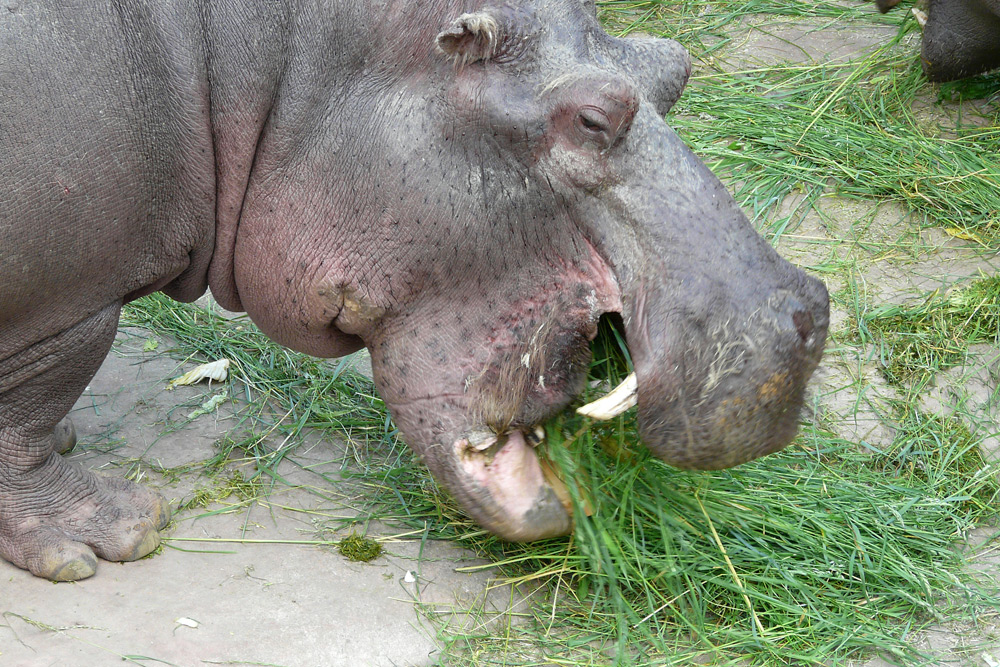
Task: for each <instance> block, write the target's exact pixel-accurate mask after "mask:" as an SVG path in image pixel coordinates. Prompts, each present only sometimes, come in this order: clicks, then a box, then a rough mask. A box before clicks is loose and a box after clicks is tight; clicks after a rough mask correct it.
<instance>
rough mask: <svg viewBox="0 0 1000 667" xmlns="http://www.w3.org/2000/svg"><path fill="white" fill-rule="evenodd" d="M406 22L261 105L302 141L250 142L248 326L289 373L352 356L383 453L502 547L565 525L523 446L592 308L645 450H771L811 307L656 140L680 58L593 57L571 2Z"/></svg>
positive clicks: (820, 301)
mask: <svg viewBox="0 0 1000 667" xmlns="http://www.w3.org/2000/svg"><path fill="white" fill-rule="evenodd" d="M423 4H424V3H400V8H399V9H398V10H397V11H398V12H400V16H389V17H387V18H386V24H387V25H392V24H393V21H398V26H397V28H399V30H398V31H395V29H388V28H385V27H384V26H383V28H384V29H383V30H381V31H378V32H374V31H373V32H372V33H371V34H369V35H366V36H365V38H364V40H362V41H363V42H364V43H363V44H353V45H351V46H349V47H344V46H343V45H340V46H339V47H338V48H339V49H340V51H339V52H338V53H337V54H336V57H337V58H339V59H340V60H338V63H337V64H336V66H337V67H342V66H343V64H342V62H349V63H354V64H355V65H356V67H357V69H356V70H355V72H354V73H353V75H352V76H353V78H351V79H350V80H349V81H348V80H347V79H345V78H343V77H341V78H340V79H337V78H336V77H333V76H330V77H327V78H329V79H330V80H329V82H328V83H327V84H326V85H327V86H328V89H324V91H325V92H323V93H322V94H319V93H313V94H312V95H311V96H304V95H300V96H299V104H300V105H305V106H308V104H311V105H312V106H310V107H309V109H313V110H312V111H309V110H308V109H307V110H302V108H304V107H302V106H300V107H298V108H297V107H291V106H290V107H287V108H286V109H285V110H283V109H282V108H280V107H279V108H276V110H275V112H274V115H273V116H272V119H271V123H272V130H271V131H272V133H276V132H277V130H276V129H274V128H276V127H278V126H279V124H280V123H281V122H282V119H286V122H287V123H290V122H291V120H288V119H292V120H294V119H298V120H297V121H296V122H299V123H302V122H306V123H307V124H309V127H310V130H309V132H308V136H309V137H310V142H308V143H302V142H300V143H298V144H294V142H289V141H283V140H280V138H275V139H270V138H267V137H265V139H264V141H263V142H262V146H261V149H260V150H261V153H260V154H259V155H260V156H261V157H260V158H259V159H260V160H265V161H268V164H271V165H275V164H278V165H280V166H281V174H282V178H281V179H274V178H266V177H262V178H256V179H255V178H253V177H252V178H251V181H250V184H249V186H248V194H247V200H246V203H245V205H244V212H243V217H242V220H241V223H240V232H239V234H240V236H239V238H238V241H237V246H236V251H235V279H236V285H237V287H238V290H239V294H240V298H241V300H242V303H243V305H244V306H245V308H246V309H247V310H248V311H249V312H250V314H251V316H252V317H253V318H254V320H255V321H257V322H258V324H260V326H261V327H262V328H263V329H264V330H265V331H266V332H267V333H269V334H270V335H272V337H274V338H276V339H278V340H279V341H281V342H284V343H286V344H288V345H290V346H292V347H296V348H299V349H302V350H304V351H307V352H311V353H313V354H318V355H327V356H333V355H336V354H342V353H344V352H345V351H348V350H349V349H353V348H355V347H359V346H360V345H361V344H362V343H363V344H364V345H366V346H367V347H368V348H369V349H370V350H371V356H372V366H373V370H374V375H375V382H376V384H377V386H378V389H379V392H380V393H381V395H382V397H383V398H384V400H385V402H386V404H387V405H388V407H389V409H390V411H391V413H392V415H393V417H394V418H395V420H396V423H397V425H398V426H399V428H400V430H401V432H402V434H403V437H404V439H405V440H406V442H407V443H408V444H409V445H410V446H411V447H412V448H413V449H414V450H415V451H416V452H417V453H418V454H419V455H420V456H421V457H422V459H423V460H424V461H425V462H426V464H427V465H428V466H429V467H430V469H431V471H432V472H433V473H434V475H435V477H436V478H437V480H438V481H439V482H440V483H441V484H443V485H444V486H445V487H446V488H447V489H449V490H450V491H451V492H452V493H453V494H454V495H455V497H456V498H457V499H458V500H459V501H460V502H461V504H462V505H463V507H464V508H465V509H466V510H467V511H468V512H469V513H470V514H471V515H472V516H473V517H474V518H475V519H476V520H477V521H478V522H479V523H481V524H482V525H483V526H485V527H486V528H488V529H489V530H491V531H493V532H495V533H497V534H499V535H501V536H503V537H506V538H509V539H515V540H530V539H536V538H542V537H546V536H550V535H556V534H561V533H565V532H567V531H569V530H570V529H571V525H572V522H571V520H570V517H569V515H568V513H567V509H566V508H564V507H563V505H562V504H561V503H560V502H559V501H558V500H557V498H556V495H555V493H554V491H553V489H552V488H551V487H550V486H549V484H548V483H547V482H546V479H545V477H544V475H543V473H542V471H541V468H540V466H539V463H538V460H537V458H536V455H535V452H534V450H533V448H532V446H531V441H532V433H534V432H535V431H536V429H537V426H538V425H540V424H542V423H543V422H545V421H546V420H547V419H549V418H550V417H552V416H553V415H554V414H556V413H557V412H559V411H560V410H561V409H563V408H564V407H565V406H566V405H567V404H569V403H570V402H571V401H573V400H574V397H575V396H576V395H577V394H578V393H579V392H580V391H581V389H582V388H583V383H584V380H585V377H586V371H587V367H588V362H589V359H590V348H589V342H590V341H591V340H592V339H593V338H594V336H595V335H596V332H597V323H598V319H599V318H600V317H601V315H602V314H605V313H619V314H620V316H621V321H622V323H623V325H624V331H625V335H626V337H627V342H628V345H629V348H630V352H631V356H632V359H633V362H634V366H635V373H636V380H637V382H636V385H637V395H636V397H635V399H636V400H637V403H638V420H639V426H640V432H641V436H642V439H643V441H644V443H645V444H646V445H647V446H648V447H649V448H650V449H651V450H652V452H653V453H655V455H656V456H658V457H659V458H661V459H663V460H664V461H666V462H668V463H670V464H672V465H675V466H679V467H682V468H699V469H713V468H722V467H727V466H733V465H736V464H738V463H740V462H743V461H747V460H749V459H753V458H755V457H758V456H762V455H764V454H767V453H769V452H773V451H775V450H777V449H780V448H781V447H783V446H785V445H786V444H787V443H788V442H789V440H790V439H791V438H792V437H793V435H794V434H795V432H796V429H797V423H798V415H799V409H800V407H801V405H802V402H803V394H804V391H805V387H806V383H807V380H808V378H809V376H810V374H811V373H812V371H813V370H814V369H815V368H816V365H817V363H818V361H819V358H820V355H821V351H822V348H823V345H824V341H825V337H826V330H827V324H828V300H827V293H826V290H825V288H824V287H823V285H822V284H821V283H820V282H819V281H817V280H815V279H814V278H811V277H809V276H807V275H806V274H804V273H803V272H802V271H800V270H798V269H797V268H795V267H794V266H792V265H791V264H789V263H788V262H786V261H785V260H783V259H782V258H780V257H779V256H778V255H777V253H776V252H775V251H774V250H773V249H772V248H771V247H770V245H768V244H767V243H766V242H765V241H764V240H762V239H761V238H760V237H759V236H758V235H757V234H756V233H755V231H754V229H753V228H752V226H751V225H750V223H749V222H748V220H747V219H746V217H745V216H744V215H743V214H742V213H741V212H740V209H739V208H738V207H737V205H736V204H735V202H734V201H733V199H732V197H731V196H730V195H729V194H728V193H727V192H726V190H725V188H724V187H723V185H722V184H721V183H720V182H719V180H718V179H717V178H716V177H715V176H713V175H712V173H711V172H710V171H709V170H708V169H707V168H706V166H705V165H704V164H703V163H702V162H701V161H700V160H699V159H698V158H697V157H695V155H694V154H693V153H692V152H691V151H690V150H689V149H688V148H687V147H686V146H685V145H684V144H683V142H682V141H681V140H680V139H679V138H678V137H677V135H676V134H675V133H674V132H673V131H672V130H671V129H670V128H669V127H668V126H667V124H666V123H665V122H664V120H663V116H664V114H665V113H666V112H667V111H668V110H669V109H670V107H671V106H672V105H673V104H674V102H675V101H676V100H677V99H678V97H679V95H680V93H681V90H682V88H683V86H684V84H685V82H686V80H687V78H688V75H689V73H690V64H689V59H688V56H687V54H686V52H685V51H684V50H683V49H682V48H681V47H680V46H679V45H678V44H676V43H675V42H673V41H670V40H662V39H645V38H642V39H615V38H612V37H610V36H609V35H607V34H606V33H605V32H604V31H603V30H602V29H601V27H600V25H599V24H598V22H597V20H596V16H595V10H594V6H593V2H588V1H581V0H564V1H555V0H553V1H550V2H543V3H533V2H521V3H506V4H505V3H501V2H499V1H498V2H497V3H496V4H489V3H486V4H480V3H478V2H476V3H465V4H464V5H463V6H462V7H459V8H456V9H455V10H454V11H451V12H450V13H449V12H448V11H443V10H442V9H441V7H440V6H441V5H442V4H445V3H429V4H432V5H434V9H433V10H432V9H430V8H427V7H422V5H423ZM473 5H474V6H473ZM405 12H413V13H418V14H420V15H421V16H420V17H416V18H414V17H412V16H403V13H405ZM413 25H422V26H426V30H417V31H416V32H413V28H412V26H413ZM401 26H410V28H409V30H408V31H407V30H405V29H403V28H402V27H401ZM384 33H389V34H388V35H387V34H384ZM404 33H405V37H402V36H399V35H403V34H404ZM351 49H354V51H351ZM332 57H334V56H331V58H332ZM330 66H331V67H333V66H334V65H333V64H331V65H330ZM306 69H308V68H306ZM309 72H311V73H312V74H313V76H315V68H313V69H310V70H309ZM289 78H294V77H293V76H292V75H290V76H289ZM304 99H309V100H312V101H311V102H308V103H307V102H303V100H304ZM310 114H311V115H310ZM269 156H274V157H269ZM279 180H280V187H279V183H278V181H279ZM276 219H280V220H284V221H286V222H285V223H282V224H280V225H276V224H275V223H274V220H276ZM278 228H280V229H278ZM262 256H271V257H273V258H275V259H274V261H267V262H264V261H262V260H261V257H262ZM265 264H266V266H267V267H268V269H267V270H262V269H261V266H262V265H265Z"/></svg>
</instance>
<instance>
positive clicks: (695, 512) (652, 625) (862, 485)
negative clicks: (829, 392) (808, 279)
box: [125, 295, 1000, 666]
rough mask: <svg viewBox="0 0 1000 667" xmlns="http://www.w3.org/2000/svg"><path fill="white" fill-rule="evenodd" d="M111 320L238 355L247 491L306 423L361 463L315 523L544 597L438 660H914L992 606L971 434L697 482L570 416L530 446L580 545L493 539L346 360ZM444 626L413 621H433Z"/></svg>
mask: <svg viewBox="0 0 1000 667" xmlns="http://www.w3.org/2000/svg"><path fill="white" fill-rule="evenodd" d="M125 321H126V323H128V324H131V325H139V326H145V327H149V328H151V329H152V330H154V331H157V332H158V333H169V334H170V336H171V337H172V338H174V340H175V341H177V348H176V350H175V352H180V353H181V354H183V355H185V356H187V355H190V354H204V355H208V356H211V357H212V358H216V357H221V356H224V357H227V358H230V359H233V360H238V363H237V364H236V367H237V368H238V369H239V370H237V371H236V373H235V376H236V378H238V379H236V380H231V382H232V383H235V385H236V386H240V385H242V386H241V387H240V391H239V392H238V393H240V394H241V395H243V396H246V397H248V399H250V401H251V402H250V404H249V406H248V407H247V408H246V409H245V410H243V412H242V414H244V415H248V419H251V421H253V422H255V423H256V424H257V426H256V428H257V429H258V430H259V431H261V432H273V431H274V430H277V431H278V432H279V433H282V434H284V436H285V437H282V438H279V440H282V441H283V442H284V443H285V444H284V445H283V446H282V448H281V449H280V450H279V451H272V452H269V451H266V443H267V442H268V441H269V440H268V439H265V438H262V437H261V438H253V437H251V438H249V440H254V441H255V442H256V445H255V447H256V449H255V450H254V449H252V448H251V450H250V451H252V452H253V457H254V458H255V459H256V460H257V463H258V470H257V475H258V476H266V477H273V476H275V475H276V474H277V473H276V470H275V466H276V464H277V461H278V460H280V459H288V460H294V446H295V444H296V443H297V439H296V437H295V436H296V435H297V434H298V433H300V432H301V429H302V428H304V427H306V426H311V427H316V428H323V429H327V430H332V431H336V432H339V433H341V434H343V435H345V436H346V437H348V438H350V439H351V441H352V442H353V443H354V444H355V447H356V448H357V450H358V451H364V452H365V456H364V457H359V458H358V459H357V460H356V461H355V462H354V463H353V465H352V466H351V467H350V468H347V469H345V471H344V472H345V474H346V476H347V477H348V478H350V479H351V480H352V481H351V483H352V485H354V487H355V488H360V489H363V490H364V493H363V496H364V497H363V498H361V499H359V501H358V502H357V503H356V506H357V507H358V508H359V509H360V510H361V514H360V515H359V516H358V517H356V518H355V519H354V520H353V522H352V523H347V522H336V523H331V524H329V525H327V526H326V528H327V529H332V530H334V531H337V532H341V533H343V534H348V533H349V532H350V531H351V530H352V529H353V528H354V527H355V526H354V523H356V522H360V523H366V522H368V521H372V520H378V521H381V522H387V523H389V524H396V525H401V526H405V527H407V530H408V531H409V530H410V529H412V528H417V529H419V530H420V531H421V532H422V534H423V539H432V538H433V539H449V540H454V541H456V542H458V543H459V544H462V545H464V546H466V547H468V548H470V549H473V550H475V551H476V552H477V553H479V554H482V555H484V556H486V557H488V558H489V559H490V561H491V562H492V563H493V567H496V568H497V570H498V571H499V573H500V576H501V578H503V579H505V580H507V581H510V582H513V583H522V584H526V585H528V584H530V585H531V586H539V587H540V588H539V589H538V590H536V591H535V593H533V594H532V595H530V596H529V599H528V602H527V605H526V608H525V610H524V611H523V613H522V615H521V616H520V617H518V618H516V619H515V618H514V617H506V618H499V619H497V618H494V619H492V621H490V622H486V619H485V618H484V619H483V623H481V624H479V625H477V626H476V627H478V628H481V629H469V628H466V629H465V630H457V629H455V628H450V627H449V626H448V625H447V624H445V623H442V624H441V626H440V628H441V639H442V641H443V643H444V646H445V651H444V653H443V655H442V658H441V664H454V665H474V664H482V665H487V664H496V661H497V660H500V661H501V664H506V665H538V664H565V665H603V664H629V665H648V666H652V665H664V664H676V665H683V664H691V663H692V662H693V661H705V660H711V661H712V663H713V664H729V663H732V664H737V663H739V664H748V665H768V664H777V663H780V664H789V663H800V664H838V663H842V662H843V661H844V660H845V659H846V658H849V657H856V656H859V655H862V654H863V653H865V652H868V651H872V650H879V651H882V652H883V653H884V654H886V655H888V656H895V657H897V658H899V659H901V660H904V661H906V662H908V663H910V664H915V663H918V662H919V661H920V655H919V652H918V651H917V650H916V649H915V648H914V647H913V646H912V643H911V641H910V637H911V634H912V632H914V631H915V630H916V629H918V628H919V627H921V626H922V625H923V624H925V623H928V622H931V621H934V620H940V619H943V618H946V617H947V618H967V619H971V618H974V617H975V616H976V615H977V614H979V613H981V612H984V611H987V610H991V611H995V610H998V609H1000V597H997V596H996V595H995V594H994V593H993V592H989V591H983V590H980V589H978V588H977V586H976V585H975V583H974V582H973V581H972V579H971V577H970V576H969V575H968V574H966V573H965V572H964V571H963V569H962V556H961V554H960V553H959V552H958V551H957V550H956V549H955V542H956V540H957V539H958V538H959V537H960V536H961V535H963V534H964V533H965V532H966V531H967V530H969V529H970V528H971V527H973V526H974V525H975V524H976V523H977V522H979V521H981V520H982V519H984V518H986V517H989V516H992V515H994V513H995V506H996V504H997V503H998V502H1000V499H998V487H997V484H998V478H997V476H996V475H995V474H992V468H990V467H989V466H987V465H986V464H985V463H984V462H983V461H982V460H981V458H979V453H978V449H977V447H976V442H975V440H974V439H973V438H972V437H971V436H970V435H969V434H968V432H967V431H966V432H964V437H963V438H956V437H955V433H956V432H957V431H956V429H959V428H961V427H960V425H958V424H955V423H952V422H950V421H948V420H945V419H942V418H939V417H928V416H925V415H921V414H919V413H910V414H907V415H906V416H905V419H902V417H901V419H902V422H901V423H902V425H901V427H900V429H899V431H898V436H897V439H896V442H895V443H894V444H893V447H892V448H891V449H890V450H887V451H884V452H880V453H879V454H878V455H877V456H872V455H871V453H869V452H866V451H862V450H861V449H859V448H858V447H857V446H856V445H854V444H853V443H849V442H845V441H843V440H841V439H838V438H837V437H836V436H835V435H833V434H831V433H829V432H825V431H823V430H820V429H819V428H817V427H809V428H807V429H806V431H805V432H804V433H803V434H802V435H801V436H800V438H799V439H798V442H797V445H795V446H793V447H791V448H789V449H788V450H786V451H785V452H783V453H781V454H779V455H776V456H771V457H768V458H766V459H764V460H762V461H757V462H754V463H750V464H747V465H744V466H741V467H740V468H738V469H736V470H729V471H717V472H707V473H696V472H683V471H678V470H675V469H672V468H670V467H669V466H667V465H665V464H663V463H661V462H659V461H657V460H655V459H652V458H651V457H650V456H649V455H648V454H647V453H646V451H645V450H644V449H643V448H642V447H641V446H640V445H638V444H636V443H638V437H637V434H636V425H635V422H634V418H633V417H631V416H623V417H620V418H618V420H617V421H615V422H613V423H609V424H591V423H589V421H588V420H585V419H583V418H581V417H579V416H577V415H576V414H575V413H573V412H572V411H567V412H566V413H564V414H563V415H562V416H561V417H559V418H558V419H556V420H554V421H553V422H552V423H550V424H549V425H548V427H547V439H546V442H545V443H544V444H543V445H542V446H541V450H540V452H541V454H542V456H543V457H545V458H546V459H547V460H548V461H549V462H550V463H551V465H552V466H553V467H554V468H555V469H556V470H558V471H559V474H560V476H561V477H562V478H563V479H564V480H565V481H566V483H567V487H568V489H569V490H570V494H571V497H572V500H573V504H574V507H575V508H576V511H575V517H574V521H575V524H576V527H575V533H574V536H573V537H572V538H562V539H552V540H545V541H542V542H537V543H532V544H523V545H522V544H508V543H504V542H502V541H500V540H497V539H495V538H493V537H492V536H490V535H488V534H486V533H484V532H483V531H482V530H481V529H480V528H478V527H477V526H476V525H474V524H473V523H471V522H470V521H469V519H468V518H467V517H465V516H464V515H463V514H462V512H461V510H460V509H459V508H458V507H457V506H456V505H455V503H454V502H453V501H452V500H451V499H450V498H449V497H448V496H447V494H446V493H444V492H443V491H442V490H441V489H439V488H438V487H437V486H436V485H435V484H434V482H433V480H432V479H431V478H430V476H429V474H428V473H427V471H426V469H425V468H423V466H421V465H419V464H418V463H416V462H415V461H414V458H413V457H412V455H411V454H410V453H409V452H408V450H406V448H405V447H404V446H403V445H402V443H400V442H399V441H398V439H397V438H396V433H395V431H394V429H393V428H392V426H391V423H390V422H389V421H388V417H387V415H386V414H385V412H384V408H383V406H382V405H381V404H380V402H379V401H378V399H377V398H374V396H373V393H372V387H371V385H370V383H368V381H367V380H366V379H365V378H363V377H361V376H358V375H356V374H354V373H352V372H351V371H350V370H345V368H344V367H343V365H339V364H338V365H329V364H323V363H320V362H317V361H316V360H314V359H310V358H308V357H305V356H302V355H298V354H295V353H292V352H289V351H287V350H284V349H282V348H279V347H278V346H276V345H275V344H273V343H271V342H269V341H267V340H266V338H264V337H263V335H262V334H260V333H259V332H257V331H256V330H255V329H254V327H253V326H252V325H250V324H248V323H245V322H232V321H228V320H224V319H222V318H220V317H218V316H217V315H214V314H212V313H210V312H206V311H203V310H200V309H197V308H195V307H192V306H184V305H181V304H177V303H174V302H171V301H170V300H169V299H167V298H166V297H163V296H161V295H154V296H151V297H147V298H146V299H143V300H141V301H139V302H136V303H134V304H130V305H129V306H128V307H127V308H126V312H125ZM622 345H623V343H622V341H621V339H620V337H618V336H617V335H616V334H615V331H614V330H613V329H612V328H611V327H607V326H606V327H604V328H603V330H602V336H600V337H599V339H598V341H597V343H595V351H596V353H595V362H594V364H593V366H592V376H593V378H594V379H595V380H601V381H602V382H603V381H604V380H611V381H614V380H616V379H618V378H619V377H621V376H622V375H623V374H624V373H626V372H627V370H628V360H627V351H625V350H624V348H623V347H622ZM244 373H245V374H244ZM328 415H335V418H333V419H329V420H328V419H327V418H326V416H328ZM288 436H291V437H288ZM935 442H937V443H940V442H944V443H949V445H948V446H945V447H934V446H930V444H931V443H935ZM251 479H253V476H251ZM327 480H328V483H329V484H331V485H336V484H343V483H344V482H343V479H332V478H327ZM453 611H454V610H448V611H446V612H438V610H436V609H434V608H430V607H428V608H426V609H425V612H426V613H427V615H428V616H430V617H431V618H435V617H438V616H439V615H443V616H448V615H450V614H451V613H453ZM481 613H483V614H485V613H486V612H481ZM515 621H516V622H515ZM503 624H506V625H505V626H504V627H505V629H504V630H503V631H502V632H500V631H498V625H503Z"/></svg>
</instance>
